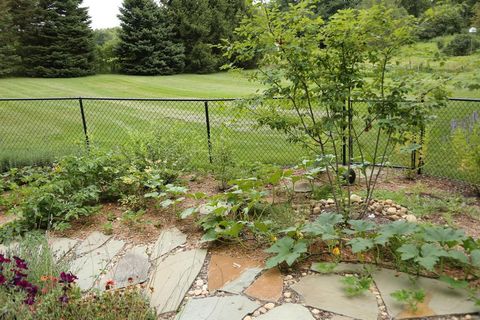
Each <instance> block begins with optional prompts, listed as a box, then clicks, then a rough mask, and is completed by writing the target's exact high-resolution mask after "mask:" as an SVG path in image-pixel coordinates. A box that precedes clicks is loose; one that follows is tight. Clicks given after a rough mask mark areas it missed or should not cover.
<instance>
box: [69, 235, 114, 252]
mask: <svg viewBox="0 0 480 320" xmlns="http://www.w3.org/2000/svg"><path fill="white" fill-rule="evenodd" d="M110 238H111V236H106V235H104V234H103V233H101V232H97V231H94V232H92V233H91V234H90V235H89V236H88V237H87V238H86V239H85V240H83V241H82V243H80V245H79V246H78V247H77V249H76V250H75V255H77V256H81V255H83V254H85V253H88V252H91V251H93V250H95V249H98V248H100V247H101V246H103V245H104V244H105V243H106V242H107V241H108V240H110Z"/></svg>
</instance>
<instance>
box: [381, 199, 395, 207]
mask: <svg viewBox="0 0 480 320" xmlns="http://www.w3.org/2000/svg"><path fill="white" fill-rule="evenodd" d="M383 203H385V204H388V205H389V206H391V205H392V204H393V200H390V199H387V200H385V201H384V202H383Z"/></svg>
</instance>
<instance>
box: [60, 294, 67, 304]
mask: <svg viewBox="0 0 480 320" xmlns="http://www.w3.org/2000/svg"><path fill="white" fill-rule="evenodd" d="M58 300H59V301H60V302H61V303H64V304H67V303H68V296H67V294H63V295H62V296H61V297H60V298H58Z"/></svg>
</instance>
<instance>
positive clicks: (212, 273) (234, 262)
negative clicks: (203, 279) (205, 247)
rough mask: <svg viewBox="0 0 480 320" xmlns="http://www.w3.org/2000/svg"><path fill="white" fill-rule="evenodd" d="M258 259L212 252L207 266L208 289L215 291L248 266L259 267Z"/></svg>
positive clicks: (236, 276)
mask: <svg viewBox="0 0 480 320" xmlns="http://www.w3.org/2000/svg"><path fill="white" fill-rule="evenodd" d="M260 265H261V263H260V262H259V261H255V260H252V259H250V258H248V257H230V256H226V255H218V254H213V255H212V257H211V259H210V264H209V267H208V290H209V291H215V290H218V289H220V288H221V287H223V286H224V285H225V284H226V283H227V282H231V281H233V280H234V279H236V278H238V277H239V276H240V275H241V274H242V272H243V271H245V270H246V269H248V268H254V267H260Z"/></svg>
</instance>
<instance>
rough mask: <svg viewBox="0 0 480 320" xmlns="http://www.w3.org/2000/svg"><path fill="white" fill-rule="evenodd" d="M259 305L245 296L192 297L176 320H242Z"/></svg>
mask: <svg viewBox="0 0 480 320" xmlns="http://www.w3.org/2000/svg"><path fill="white" fill-rule="evenodd" d="M258 307H260V305H259V304H258V303H256V302H254V301H251V300H249V299H248V298H246V297H243V296H228V297H209V298H204V299H192V300H189V301H188V302H187V304H186V305H185V307H184V308H183V310H182V311H180V313H179V314H178V315H177V317H176V318H175V320H242V319H243V318H244V317H245V316H246V315H247V314H249V313H252V312H253V311H254V310H255V309H257V308H258ZM294 319H296V318H294Z"/></svg>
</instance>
